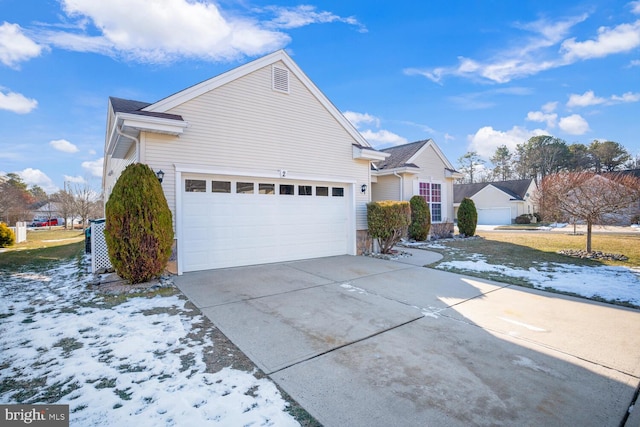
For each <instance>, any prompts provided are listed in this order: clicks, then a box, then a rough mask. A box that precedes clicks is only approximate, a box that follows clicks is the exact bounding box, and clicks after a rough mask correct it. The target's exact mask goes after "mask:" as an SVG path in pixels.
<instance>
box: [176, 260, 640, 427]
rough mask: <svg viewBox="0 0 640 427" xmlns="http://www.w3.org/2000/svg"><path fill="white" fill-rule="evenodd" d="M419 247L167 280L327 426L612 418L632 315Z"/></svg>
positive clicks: (621, 411) (619, 399) (632, 386)
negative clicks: (447, 267)
mask: <svg viewBox="0 0 640 427" xmlns="http://www.w3.org/2000/svg"><path fill="white" fill-rule="evenodd" d="M404 249H405V248H403V250H404ZM412 251H419V250H412ZM420 255H424V254H417V256H416V257H415V258H414V257H413V256H412V257H408V258H403V260H404V262H402V261H384V260H378V259H373V258H367V257H352V256H341V257H330V258H319V259H312V260H304V261H296V262H289V263H281V264H269V265H262V266H251V267H242V268H233V269H222V270H212V271H205V272H196V273H187V274H185V275H183V276H179V277H177V278H176V284H177V285H178V287H179V288H180V289H181V290H182V291H183V292H184V293H185V295H187V296H188V297H189V298H190V299H191V301H192V302H193V303H194V304H195V305H196V306H198V307H199V308H200V309H201V310H202V312H203V313H204V314H205V315H206V316H207V317H209V318H210V319H211V320H212V321H213V323H214V324H215V325H216V326H217V327H219V328H220V330H221V331H222V332H223V333H225V335H227V336H228V337H229V338H230V339H231V340H232V341H233V342H234V343H235V344H236V345H238V347H239V348H240V349H241V350H242V351H243V352H245V354H247V355H248V356H249V357H250V358H251V359H252V360H253V362H254V363H255V364H256V365H257V366H258V367H259V368H260V369H262V370H263V371H264V372H265V373H267V374H268V375H269V376H270V377H271V378H272V379H273V380H274V381H276V382H277V383H278V384H279V385H280V386H281V387H282V388H283V389H284V390H286V391H287V392H288V393H289V394H290V395H291V396H292V397H293V398H294V399H296V400H297V401H298V402H299V403H300V404H301V405H302V406H303V407H304V408H305V409H307V410H308V411H309V412H310V413H311V414H312V415H313V416H314V417H316V418H317V419H318V420H319V421H320V422H321V423H323V424H324V425H325V426H345V425H348V426H394V425H402V426H431V425H433V426H441V425H444V426H468V425H478V426H489V425H505V426H507V425H508V426H511V425H527V426H538V425H541V426H542V425H545V426H546V425H554V426H576V425H580V426H618V425H620V423H621V421H622V420H623V419H624V418H625V416H626V413H627V409H628V407H629V405H630V403H631V401H632V400H633V396H634V393H635V391H636V388H637V387H638V384H639V381H640V312H638V311H635V310H629V309H624V308H619V307H614V306H610V305H606V304H600V303H595V302H591V301H587V300H583V299H576V298H571V297H565V296H561V295H557V294H550V293H546V292H542V291H534V290H528V289H525V288H520V287H515V286H505V285H504V284H499V283H495V282H490V281H485V280H479V279H474V278H469V277H465V276H460V275H456V274H452V273H447V272H443V271H438V270H433V269H428V268H423V267H420V266H418V265H423V264H421V263H422V261H423V260H421V259H419V257H418V256H420ZM424 256H425V257H427V255H424ZM408 260H411V262H410V261H408ZM414 264H417V265H414ZM636 412H639V411H636ZM637 421H638V417H637V414H636V413H632V415H631V417H629V420H628V423H627V426H631V425H638V423H637ZM631 423H636V424H631Z"/></svg>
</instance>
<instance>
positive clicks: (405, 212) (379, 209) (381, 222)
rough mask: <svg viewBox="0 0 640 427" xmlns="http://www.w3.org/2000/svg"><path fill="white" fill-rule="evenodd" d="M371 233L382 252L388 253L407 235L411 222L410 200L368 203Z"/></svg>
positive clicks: (368, 220)
mask: <svg viewBox="0 0 640 427" xmlns="http://www.w3.org/2000/svg"><path fill="white" fill-rule="evenodd" d="M367 222H368V225H369V234H370V235H371V237H373V238H374V239H376V240H377V241H378V245H379V246H380V252H382V253H383V254H388V253H389V252H391V248H393V246H394V245H395V244H396V243H398V242H399V241H400V239H401V238H402V237H403V236H404V235H406V233H407V228H408V227H409V224H411V207H410V206H409V202H395V201H390V200H387V201H383V202H371V203H368V204H367Z"/></svg>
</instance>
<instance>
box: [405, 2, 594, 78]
mask: <svg viewBox="0 0 640 427" xmlns="http://www.w3.org/2000/svg"><path fill="white" fill-rule="evenodd" d="M587 17H588V15H587V14H583V15H580V16H575V17H571V18H568V19H565V20H560V21H557V22H549V21H547V20H545V19H540V20H538V21H534V22H531V23H527V24H523V25H519V28H520V29H522V30H525V31H528V32H529V33H531V34H532V35H531V36H529V37H525V38H522V39H520V40H519V41H517V42H516V43H515V45H514V46H513V47H509V48H506V49H503V50H500V51H498V53H497V54H495V55H494V56H493V57H491V58H488V59H486V60H474V59H471V58H465V57H459V58H458V65H457V66H452V67H436V68H433V69H426V70H424V69H417V68H408V69H405V70H404V72H405V74H408V75H422V76H424V77H426V78H428V79H430V80H432V81H434V82H436V83H440V82H441V81H442V79H443V78H444V77H446V76H448V75H452V76H458V77H466V78H480V79H485V80H490V81H493V82H497V83H506V82H509V81H511V80H513V79H515V78H521V77H526V76H530V75H534V74H537V73H539V72H541V71H544V70H548V69H551V68H555V67H559V66H561V65H566V59H564V58H558V57H557V54H554V53H553V52H551V51H550V48H551V47H553V46H555V45H557V44H558V43H560V42H561V41H562V40H563V38H564V37H566V36H567V34H568V33H569V31H570V30H571V28H572V27H573V26H575V25H576V24H578V23H580V22H582V21H584V20H585V19H587ZM554 55H555V56H554Z"/></svg>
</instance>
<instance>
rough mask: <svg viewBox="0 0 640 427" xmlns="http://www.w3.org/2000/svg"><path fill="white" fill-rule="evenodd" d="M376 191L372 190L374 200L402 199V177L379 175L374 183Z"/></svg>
mask: <svg viewBox="0 0 640 427" xmlns="http://www.w3.org/2000/svg"><path fill="white" fill-rule="evenodd" d="M372 185H373V187H374V189H375V191H374V192H372V194H373V198H372V200H373V201H374V202H379V201H382V200H400V178H398V177H397V176H395V175H383V176H379V177H378V182H377V183H375V184H372Z"/></svg>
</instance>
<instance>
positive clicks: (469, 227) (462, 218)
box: [458, 197, 478, 237]
mask: <svg viewBox="0 0 640 427" xmlns="http://www.w3.org/2000/svg"><path fill="white" fill-rule="evenodd" d="M477 225H478V211H477V210H476V204H475V203H473V200H471V199H470V198H468V197H465V198H464V199H462V202H461V203H460V207H459V208H458V231H459V232H460V234H461V235H464V236H466V237H472V236H475V234H476V226H477Z"/></svg>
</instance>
